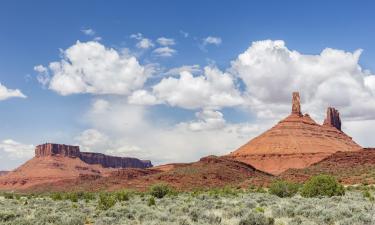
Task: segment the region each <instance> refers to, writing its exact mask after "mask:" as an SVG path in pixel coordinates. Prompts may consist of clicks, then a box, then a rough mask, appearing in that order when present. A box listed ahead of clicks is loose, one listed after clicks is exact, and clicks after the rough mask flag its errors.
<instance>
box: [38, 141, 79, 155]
mask: <svg viewBox="0 0 375 225" xmlns="http://www.w3.org/2000/svg"><path fill="white" fill-rule="evenodd" d="M53 155H61V156H68V157H79V156H80V151H79V147H78V146H71V145H61V144H52V143H46V144H43V145H38V146H36V148H35V156H36V157H43V156H53Z"/></svg>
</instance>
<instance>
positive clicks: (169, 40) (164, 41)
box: [157, 37, 176, 46]
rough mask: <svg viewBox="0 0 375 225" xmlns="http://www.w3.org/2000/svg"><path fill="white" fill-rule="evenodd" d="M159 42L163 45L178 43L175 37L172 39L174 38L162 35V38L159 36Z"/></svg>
mask: <svg viewBox="0 0 375 225" xmlns="http://www.w3.org/2000/svg"><path fill="white" fill-rule="evenodd" d="M157 42H158V43H159V44H160V45H163V46H168V45H175V44H176V42H175V41H174V39H172V38H166V37H160V38H158V39H157Z"/></svg>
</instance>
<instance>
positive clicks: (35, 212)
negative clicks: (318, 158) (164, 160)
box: [0, 187, 375, 225]
mask: <svg viewBox="0 0 375 225" xmlns="http://www.w3.org/2000/svg"><path fill="white" fill-rule="evenodd" d="M262 192H263V190H262V189H256V190H251V191H240V190H233V189H220V190H211V191H199V192H185V193H175V192H173V191H170V190H169V191H165V190H164V188H160V187H159V188H155V189H154V190H153V191H150V192H149V193H134V192H129V191H123V192H117V193H101V194H91V193H65V194H64V193H55V194H51V195H44V196H41V195H40V196H32V195H28V196H20V195H14V194H2V196H1V197H0V224H9V225H10V224H11V225H18V224H20V225H21V224H22V225H26V224H27V225H29V224H30V225H31V224H32V225H38V224H40V225H42V224H43V225H44V224H58V225H81V224H82V225H85V224H86V225H88V224H90V225H94V224H95V225H116V224H142V225H143V224H145V225H146V224H155V225H156V224H171V225H172V224H227V225H236V224H238V225H271V224H276V225H281V224H284V225H287V224H296V225H297V224H319V225H321V224H332V225H333V224H347V225H351V224H356V225H361V224H375V207H374V198H373V194H374V193H373V190H371V189H369V188H366V189H365V190H351V191H346V194H345V195H344V196H334V197H322V198H304V197H301V196H300V195H299V194H297V195H295V196H293V197H285V198H280V197H278V196H276V195H272V194H269V193H264V192H263V193H262ZM164 195H165V196H164ZM159 197H160V198H159Z"/></svg>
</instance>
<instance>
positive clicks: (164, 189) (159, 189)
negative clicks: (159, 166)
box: [150, 184, 171, 198]
mask: <svg viewBox="0 0 375 225" xmlns="http://www.w3.org/2000/svg"><path fill="white" fill-rule="evenodd" d="M170 192H171V188H170V187H169V186H168V185H166V184H155V185H153V186H152V187H151V188H150V194H151V195H152V196H154V197H155V198H163V197H164V196H166V195H167V194H168V193H170Z"/></svg>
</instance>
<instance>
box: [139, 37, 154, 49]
mask: <svg viewBox="0 0 375 225" xmlns="http://www.w3.org/2000/svg"><path fill="white" fill-rule="evenodd" d="M136 46H137V48H142V49H148V48H152V47H154V43H153V42H152V41H151V40H150V39H148V38H142V39H141V40H140V41H139V42H138V43H137V45H136Z"/></svg>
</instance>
